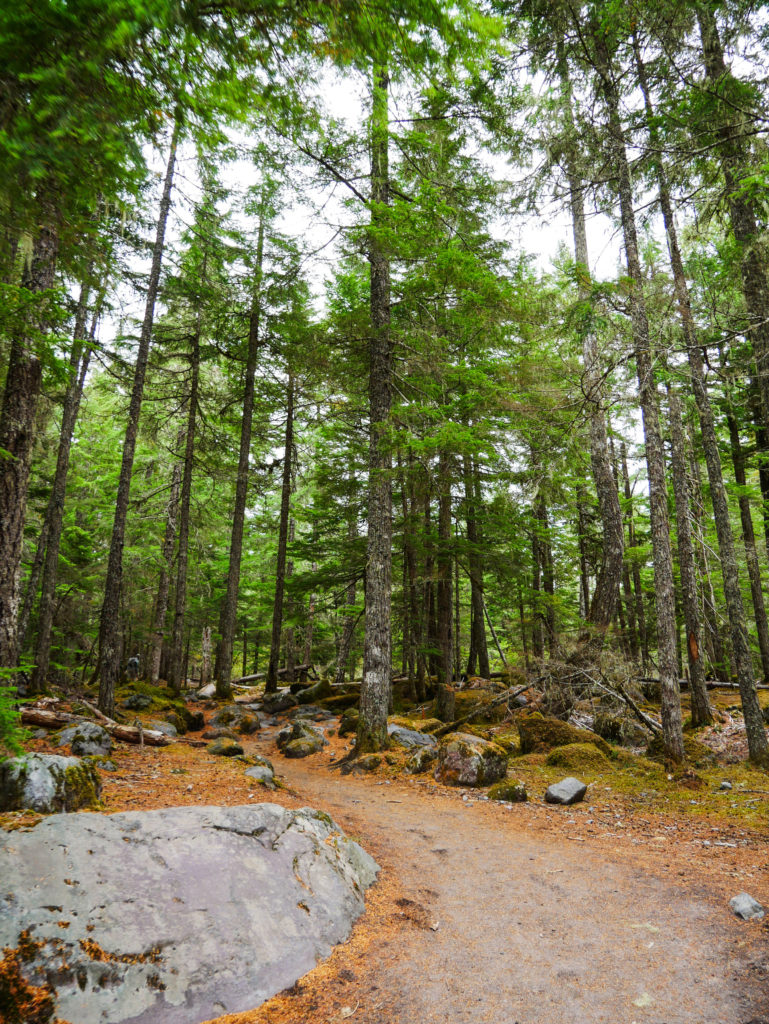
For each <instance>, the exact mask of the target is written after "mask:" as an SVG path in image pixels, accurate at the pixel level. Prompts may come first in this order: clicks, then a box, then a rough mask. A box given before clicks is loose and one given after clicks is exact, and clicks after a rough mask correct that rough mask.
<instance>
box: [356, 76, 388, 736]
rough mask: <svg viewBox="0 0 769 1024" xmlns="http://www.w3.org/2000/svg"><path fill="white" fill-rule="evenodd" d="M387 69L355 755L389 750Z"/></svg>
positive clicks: (375, 142) (380, 135)
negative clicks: (384, 243) (381, 233)
mask: <svg viewBox="0 0 769 1024" xmlns="http://www.w3.org/2000/svg"><path fill="white" fill-rule="evenodd" d="M388 86H389V76H388V73H387V68H386V67H385V66H384V65H382V64H378V65H376V66H375V67H374V71H373V95H372V112H371V225H372V229H373V230H372V231H371V233H370V235H369V267H370V281H371V339H370V342H369V431H370V436H369V488H368V489H369V494H368V545H367V552H366V632H365V640H364V652H363V682H362V684H361V694H360V715H359V717H358V733H357V740H356V745H355V749H356V751H357V752H358V753H366V752H368V751H377V750H382V749H383V748H384V747H386V746H387V742H388V741H387V711H388V707H389V703H390V688H391V683H390V679H391V676H392V649H391V644H392V640H391V633H390V591H391V587H392V550H391V547H392V484H391V479H390V472H391V457H390V449H389V442H388V438H387V427H388V421H389V418H390V404H391V389H392V379H391V378H392V342H391V337H390V261H389V258H388V256H387V254H386V253H385V251H384V249H383V247H382V243H381V240H380V238H379V237H378V233H377V228H379V227H380V226H381V225H382V224H383V223H384V222H385V221H386V214H385V210H384V207H385V206H386V204H387V203H388V200H389V191H390V182H389V169H388V141H389V126H388V113H387V90H388Z"/></svg>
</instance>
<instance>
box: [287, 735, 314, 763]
mask: <svg viewBox="0 0 769 1024" xmlns="http://www.w3.org/2000/svg"><path fill="white" fill-rule="evenodd" d="M322 747H323V744H322V743H319V742H317V740H313V739H310V738H307V737H303V738H302V739H297V740H289V741H288V743H287V744H286V745H285V746H284V747H283V754H284V756H285V757H291V758H299V757H309V756H310V754H317V753H318V751H319V750H321V749H322Z"/></svg>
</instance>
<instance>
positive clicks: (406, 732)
mask: <svg viewBox="0 0 769 1024" xmlns="http://www.w3.org/2000/svg"><path fill="white" fill-rule="evenodd" d="M387 735H388V736H389V737H390V739H391V740H393V742H395V743H397V744H398V745H399V746H401V747H406V748H408V749H412V750H413V749H415V748H416V747H435V746H437V745H438V741H437V740H436V738H435V737H434V736H430V734H429V733H426V732H417V731H416V730H415V729H405V728H404V727H403V726H402V725H396V724H395V722H390V723H389V724H388V726H387Z"/></svg>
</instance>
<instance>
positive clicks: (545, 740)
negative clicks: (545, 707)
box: [518, 713, 612, 757]
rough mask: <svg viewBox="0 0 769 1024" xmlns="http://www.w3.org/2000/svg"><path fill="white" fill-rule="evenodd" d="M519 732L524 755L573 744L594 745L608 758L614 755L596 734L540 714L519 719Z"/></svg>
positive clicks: (604, 741)
mask: <svg viewBox="0 0 769 1024" xmlns="http://www.w3.org/2000/svg"><path fill="white" fill-rule="evenodd" d="M518 732H519V734H520V737H521V753H522V754H535V753H543V752H544V753H546V752H547V751H549V750H552V749H553V748H554V747H565V746H567V745H569V744H571V743H592V744H593V745H594V746H596V747H597V748H598V749H599V750H600V751H601V752H602V753H603V754H605V755H606V756H607V757H610V756H611V753H612V749H611V747H610V746H609V744H608V743H607V742H606V740H604V739H601V737H600V736H597V735H596V734H595V733H594V732H589V731H588V730H587V729H578V728H577V727H576V726H575V725H569V723H568V722H562V721H561V720H560V719H558V718H545V717H544V716H543V715H540V714H539V713H535V714H533V715H527V716H526V717H521V718H519V719H518Z"/></svg>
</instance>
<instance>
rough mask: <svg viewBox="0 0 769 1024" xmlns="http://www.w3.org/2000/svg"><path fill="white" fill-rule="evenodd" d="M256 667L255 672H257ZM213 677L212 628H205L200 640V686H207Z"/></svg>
mask: <svg viewBox="0 0 769 1024" xmlns="http://www.w3.org/2000/svg"><path fill="white" fill-rule="evenodd" d="M256 671H257V669H256V667H255V668H254V672H256ZM210 675H211V627H210V626H203V632H202V634H201V638H200V685H201V687H203V686H205V685H206V683H207V682H208V679H209V676H210Z"/></svg>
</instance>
